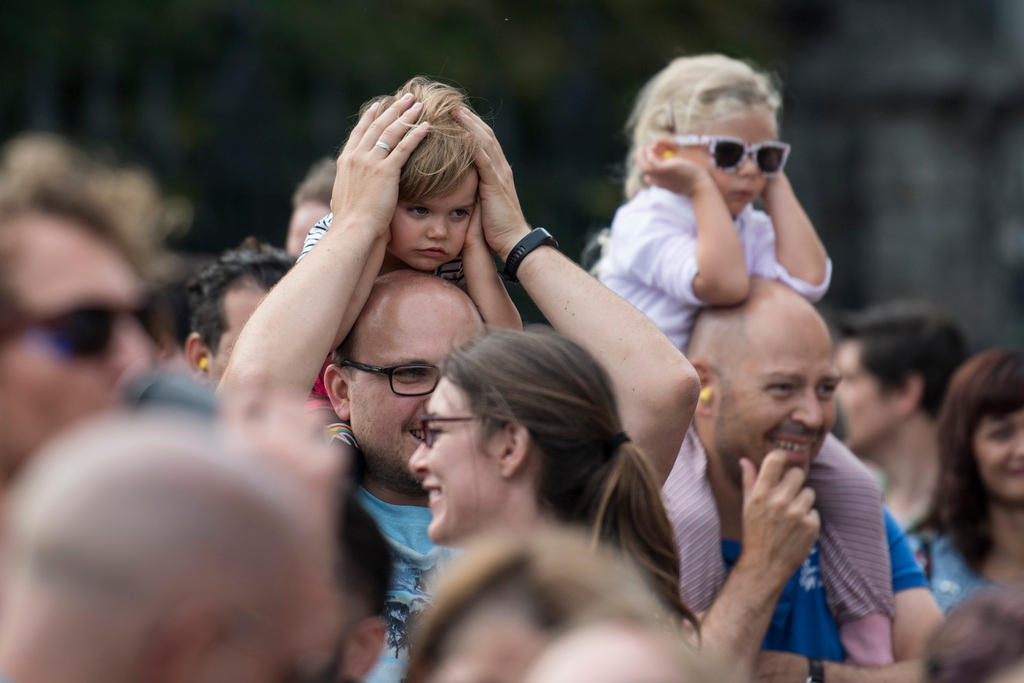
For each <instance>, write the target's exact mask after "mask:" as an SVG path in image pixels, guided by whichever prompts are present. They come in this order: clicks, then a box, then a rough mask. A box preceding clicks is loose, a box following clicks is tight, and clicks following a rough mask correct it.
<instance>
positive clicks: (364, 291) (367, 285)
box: [331, 239, 387, 349]
mask: <svg viewBox="0 0 1024 683" xmlns="http://www.w3.org/2000/svg"><path fill="white" fill-rule="evenodd" d="M386 251H387V244H386V243H385V241H384V240H383V239H378V240H377V241H376V242H374V244H373V246H372V247H371V248H370V254H369V256H368V257H367V259H366V262H365V263H364V264H363V272H362V273H360V275H359V281H358V282H357V283H356V287H355V289H354V290H353V291H352V296H351V297H349V299H348V304H347V305H346V306H345V314H344V315H343V316H342V317H341V323H340V324H339V325H338V330H337V332H335V334H334V340H333V341H332V342H331V348H332V349H334V348H336V347H337V346H338V344H340V343H341V342H342V340H343V339H344V338H345V337H346V336H347V335H348V333H349V332H350V331H351V330H352V326H353V325H354V324H355V322H356V318H358V317H359V314H360V313H362V311H363V306H365V305H366V300H367V299H369V298H370V290H372V289H373V283H374V282H376V281H377V277H378V276H379V275H380V269H381V264H382V263H383V262H384V254H385V252H386Z"/></svg>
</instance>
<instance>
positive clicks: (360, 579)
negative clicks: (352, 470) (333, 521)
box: [337, 493, 392, 616]
mask: <svg viewBox="0 0 1024 683" xmlns="http://www.w3.org/2000/svg"><path fill="white" fill-rule="evenodd" d="M339 508H340V509H341V511H342V520H341V524H340V525H339V528H338V530H337V539H338V570H337V581H338V584H339V586H340V587H341V590H342V592H343V593H344V594H345V595H346V596H347V598H348V600H352V599H353V598H357V599H358V600H359V601H360V602H361V603H363V604H360V605H358V607H360V608H361V607H364V606H365V608H366V609H367V610H368V615H383V614H384V603H385V602H386V601H387V594H388V585H389V584H390V583H391V571H392V565H391V549H390V548H389V547H388V542H387V541H386V540H384V536H383V534H381V532H380V529H379V528H378V527H377V523H376V522H374V521H373V517H371V516H370V513H369V512H367V511H366V510H365V509H364V508H363V506H362V505H360V504H359V502H358V501H357V500H356V499H355V494H353V493H347V494H346V495H345V502H344V504H343V505H341V506H339ZM347 609H352V607H351V606H350V605H349V606H348V607H347ZM361 616H363V615H361Z"/></svg>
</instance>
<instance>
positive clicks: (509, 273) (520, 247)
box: [501, 228, 558, 282]
mask: <svg viewBox="0 0 1024 683" xmlns="http://www.w3.org/2000/svg"><path fill="white" fill-rule="evenodd" d="M544 245H550V246H552V247H554V248H556V249H557V248H558V241H557V240H555V238H554V237H552V236H551V233H550V232H548V231H547V230H545V229H544V228H534V229H533V230H531V231H530V232H529V233H527V235H526V236H525V237H523V239H521V240H519V241H518V242H516V246H514V247H512V251H510V252H509V253H508V258H507V259H505V270H503V271H502V273H501V277H502V279H504V280H505V281H506V282H519V278H517V277H516V273H518V272H519V264H521V263H522V262H523V259H524V258H526V256H527V255H528V254H529V253H530V252H531V251H533V250H534V249H536V248H537V247H542V246H544Z"/></svg>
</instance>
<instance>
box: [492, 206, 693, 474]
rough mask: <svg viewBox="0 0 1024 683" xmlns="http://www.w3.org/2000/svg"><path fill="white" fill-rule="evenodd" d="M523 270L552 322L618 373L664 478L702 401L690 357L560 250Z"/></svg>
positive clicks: (634, 428) (629, 412) (632, 425)
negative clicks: (685, 355)
mask: <svg viewBox="0 0 1024 683" xmlns="http://www.w3.org/2000/svg"><path fill="white" fill-rule="evenodd" d="M526 232H527V228H526V226H525V225H524V226H523V229H522V234H523V235H525V234H526ZM511 244H513V243H511V242H510V245H511ZM510 248H511V246H509V247H508V248H506V249H504V250H499V255H500V256H502V257H503V258H504V257H507V255H508V250H509V249H510ZM518 277H519V281H520V282H521V283H522V285H523V287H524V288H525V289H526V292H527V293H528V294H529V296H530V298H531V299H532V300H533V302H534V303H535V304H536V305H537V307H538V308H539V309H540V311H541V313H543V314H544V316H545V317H546V318H547V320H548V321H549V322H550V323H551V325H552V326H553V327H554V328H555V329H556V330H558V331H559V332H561V333H563V334H565V335H567V336H569V337H571V338H573V339H574V340H575V341H576V342H577V343H579V344H580V345H582V346H583V347H584V348H586V349H587V350H588V351H589V352H590V353H591V354H593V355H594V357H595V358H597V360H598V361H599V362H600V363H601V364H602V366H603V367H604V368H605V369H606V370H607V371H608V373H609V374H610V375H611V378H612V382H613V385H614V387H615V391H616V398H617V402H618V406H619V411H620V414H621V416H622V421H623V426H624V429H625V431H626V433H627V434H629V436H630V438H631V439H633V441H634V442H635V443H636V444H637V445H639V446H640V448H642V449H643V450H644V452H645V453H646V454H647V456H648V457H649V458H650V459H651V463H652V464H653V465H654V467H655V470H656V471H657V473H658V475H659V476H660V477H661V480H662V481H663V480H664V479H665V478H666V477H667V476H668V473H669V471H671V469H672V465H673V463H674V462H675V458H676V454H677V453H678V451H679V445H680V444H681V443H682V440H683V436H684V435H685V433H686V429H687V426H688V425H689V422H690V417H691V416H692V415H693V409H694V406H695V405H696V399H697V391H698V388H699V382H698V380H697V376H696V373H695V372H694V370H693V367H692V366H691V365H690V363H689V361H687V360H686V358H685V357H684V356H683V354H682V353H681V352H680V351H679V350H678V349H677V348H675V346H673V345H672V343H671V342H670V341H669V340H668V338H667V337H665V335H664V334H662V333H661V331H660V330H658V328H657V327H655V326H654V324H653V323H652V322H651V321H650V320H648V319H647V317H646V316H644V314H642V313H640V312H639V311H638V310H637V309H636V308H634V307H633V306H631V305H630V304H628V303H627V302H626V301H624V300H623V299H621V298H620V297H619V296H617V295H616V294H615V293H613V292H612V291H611V290H609V289H608V288H606V287H605V286H604V285H602V284H601V283H600V282H599V281H598V280H597V279H596V278H594V277H592V276H591V275H589V274H588V273H586V272H585V271H584V270H582V269H581V268H579V266H577V265H576V264H575V263H573V262H572V261H570V260H569V259H568V258H566V257H565V256H563V255H562V254H561V253H559V252H558V251H557V250H556V249H552V248H550V247H540V248H538V249H535V250H534V251H533V252H531V253H530V254H529V255H528V256H527V257H526V258H525V259H524V260H523V261H522V264H521V265H520V267H519V272H518Z"/></svg>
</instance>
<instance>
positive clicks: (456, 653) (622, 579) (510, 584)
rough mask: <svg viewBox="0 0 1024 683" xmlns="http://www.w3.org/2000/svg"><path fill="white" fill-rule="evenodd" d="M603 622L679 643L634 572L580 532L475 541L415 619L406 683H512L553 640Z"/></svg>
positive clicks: (670, 621) (671, 621)
mask: <svg viewBox="0 0 1024 683" xmlns="http://www.w3.org/2000/svg"><path fill="white" fill-rule="evenodd" d="M605 619H614V620H621V621H626V622H629V623H637V624H643V625H645V626H646V627H649V628H651V629H654V630H657V631H659V632H664V633H666V634H670V636H671V637H672V638H674V639H678V640H680V642H682V641H683V639H684V638H686V636H685V634H684V632H683V631H682V630H680V628H679V626H678V625H677V623H678V621H677V620H676V619H675V618H674V617H672V616H670V615H669V614H668V613H667V612H666V611H665V610H664V608H663V607H662V606H661V605H660V604H659V601H658V599H657V598H656V597H655V596H654V595H653V594H652V593H651V592H650V590H649V589H648V588H647V586H646V584H645V582H644V580H643V579H642V578H641V577H640V575H639V573H638V572H637V571H636V569H635V568H634V567H633V566H632V565H630V564H628V563H626V562H624V561H623V560H622V559H621V558H619V557H618V556H617V555H616V554H614V553H612V552H610V551H608V550H606V549H604V548H601V547H598V548H595V547H594V546H593V545H592V543H591V542H590V541H589V540H588V539H587V538H586V536H585V535H584V534H583V533H582V532H581V531H580V532H577V531H574V530H569V529H556V528H551V529H548V530H545V531H541V532H539V533H536V534H531V535H530V536H528V537H523V536H521V535H520V536H510V535H492V536H488V537H484V538H481V539H479V540H478V541H477V542H476V543H474V544H471V545H470V546H469V550H468V552H467V553H466V554H465V555H464V556H463V557H462V559H461V560H460V561H458V562H457V563H455V564H453V565H452V566H450V567H449V568H448V570H447V571H446V573H445V574H443V575H442V576H441V580H440V582H439V584H438V585H437V586H436V590H435V592H434V602H433V604H432V605H431V606H430V607H429V608H428V609H427V610H426V611H424V612H423V613H421V615H420V618H419V620H418V621H417V623H416V626H415V630H414V632H413V639H412V649H411V663H410V678H409V680H410V681H443V680H477V679H478V678H483V677H485V676H484V674H486V675H487V676H491V677H493V680H509V681H518V680H519V679H520V677H521V676H522V674H523V673H524V671H525V670H526V667H528V666H529V664H530V662H531V661H532V660H533V658H534V657H535V656H536V655H537V653H538V652H539V651H540V650H541V649H542V648H543V647H544V645H546V644H547V643H548V642H549V641H550V640H552V639H553V638H555V637H556V636H557V635H558V634H560V633H562V632H564V631H566V630H568V629H570V628H573V627H575V626H577V625H580V624H586V623H592V622H597V621H601V620H605ZM487 680H492V678H487Z"/></svg>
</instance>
